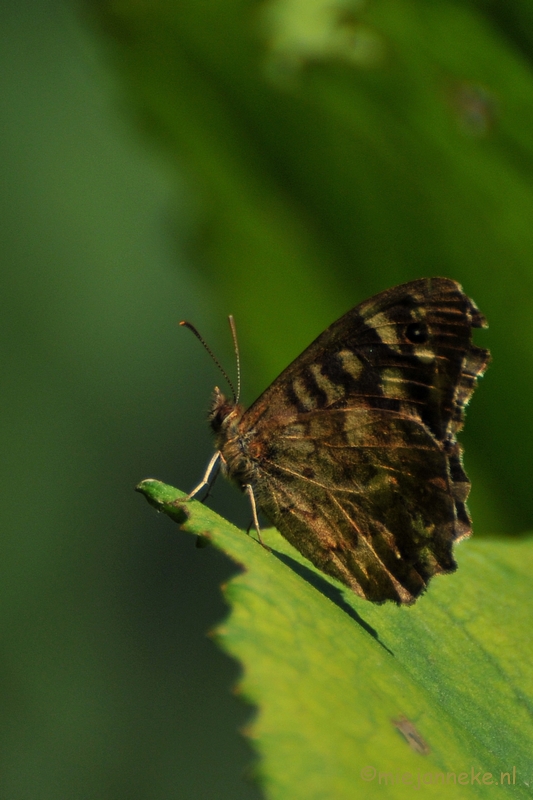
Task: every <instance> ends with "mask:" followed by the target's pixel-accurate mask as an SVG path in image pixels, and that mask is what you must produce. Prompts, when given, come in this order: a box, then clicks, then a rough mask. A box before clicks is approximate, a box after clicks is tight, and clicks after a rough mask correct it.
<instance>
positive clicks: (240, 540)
mask: <svg viewBox="0 0 533 800" xmlns="http://www.w3.org/2000/svg"><path fill="white" fill-rule="evenodd" d="M138 489H139V491H141V492H142V493H143V494H144V495H145V496H146V497H147V499H148V500H149V501H150V502H151V503H152V504H153V505H155V506H156V508H158V509H160V510H162V511H165V512H166V513H167V514H169V515H170V516H172V517H174V518H175V519H176V520H177V521H180V522H182V523H185V524H184V528H185V530H187V531H189V532H191V533H196V534H199V535H200V536H202V537H203V538H205V537H208V538H209V539H210V540H211V541H212V542H213V543H214V544H215V545H216V546H217V547H219V548H220V549H222V550H223V551H224V552H225V553H226V554H227V555H229V556H230V557H231V558H232V559H233V560H234V561H236V562H237V563H238V564H239V565H241V566H242V567H243V568H244V571H243V572H242V573H241V574H240V575H239V576H237V577H236V578H233V579H232V580H231V582H230V583H229V585H228V586H227V587H226V590H225V594H226V597H227V599H228V602H229V603H230V605H231V607H232V612H231V614H230V616H229V618H228V619H227V620H226V622H225V623H224V624H223V625H222V626H221V627H219V629H218V632H217V637H218V639H219V641H220V642H221V643H222V645H223V647H224V648H225V649H227V650H228V652H229V653H230V654H232V655H233V656H236V657H238V658H239V659H241V661H242V662H243V664H244V676H243V678H242V681H241V683H240V686H239V690H240V691H241V692H242V693H243V694H244V696H245V697H246V698H247V699H248V700H250V701H252V702H254V703H256V704H257V705H258V707H259V710H258V716H257V718H256V720H255V721H254V723H253V724H252V725H251V726H249V729H248V734H249V735H250V736H251V737H252V741H253V742H255V745H256V748H257V751H258V753H259V754H260V756H261V761H260V763H259V765H258V767H257V773H258V778H259V781H260V784H261V785H262V786H263V787H264V789H265V792H266V796H267V797H268V798H272V800H285V799H286V798H290V800H300V798H301V800H308V798H316V799H318V798H324V800H329V798H332V799H333V798H334V799H335V800H351V798H355V797H365V798H373V797H376V798H379V797H383V796H387V797H393V798H406V797H412V796H413V791H416V790H420V789H421V790H422V796H423V797H440V796H442V793H443V792H446V791H450V792H451V793H452V796H453V797H458V798H462V797H465V798H467V797H497V796H499V793H501V791H502V787H505V788H507V785H509V789H508V790H510V791H512V795H513V797H531V792H532V788H531V786H532V783H533V767H532V764H531V750H532V747H533V715H532V705H533V673H532V670H531V652H532V644H533V625H532V623H533V607H532V599H531V594H530V592H529V585H530V575H531V570H532V569H533V547H532V540H531V539H527V540H524V541H521V542H516V543H515V542H513V543H511V542H508V541H503V542H491V541H478V542H467V543H465V544H464V545H463V546H461V547H460V548H458V550H457V555H458V560H459V564H460V568H459V570H458V572H457V573H455V574H454V575H453V576H446V577H445V578H442V577H441V578H437V579H434V580H433V581H432V583H431V588H430V590H429V591H428V592H427V594H426V595H424V596H423V597H422V598H421V599H420V600H419V601H418V603H417V604H416V606H414V607H412V608H398V607H397V606H393V605H391V604H387V605H386V606H376V605H374V604H372V603H368V602H367V601H365V600H362V599H361V598H359V597H356V596H355V595H354V594H353V592H351V591H350V590H349V589H347V588H346V587H344V586H343V585H342V584H340V583H338V582H337V581H335V580H334V579H332V578H329V577H327V576H325V575H323V574H322V573H320V572H319V571H318V570H316V569H315V568H314V567H313V566H312V564H310V563H309V562H308V561H306V559H304V558H303V557H302V556H301V555H300V554H299V553H298V552H297V551H296V550H295V549H294V548H293V547H291V545H289V544H288V543H287V542H286V541H285V540H284V539H283V538H282V537H281V536H280V535H279V534H278V533H277V532H276V531H273V530H269V531H264V532H263V537H264V539H265V541H266V542H267V543H268V545H269V546H270V547H271V548H272V553H268V552H267V551H266V550H265V549H264V548H261V547H259V546H258V544H257V543H256V542H255V541H253V539H252V538H251V537H247V536H245V535H244V533H243V532H242V531H238V530H237V529H236V528H234V527H233V526H232V525H230V524H229V523H227V522H225V521H224V520H223V519H221V518H220V517H218V516H217V515H216V514H214V513H213V512H212V511H209V510H208V509H206V508H205V507H204V506H202V505H201V504H199V503H197V502H192V503H190V504H189V505H188V506H187V507H184V506H183V504H182V505H178V506H176V505H175V501H176V500H183V498H184V495H182V494H180V493H179V492H177V491H176V490H175V489H172V487H169V486H166V485H165V484H161V483H159V482H157V481H150V480H147V481H144V482H143V483H141V484H140V485H139V487H138ZM511 587H512V588H511ZM402 718H403V719H404V720H405V719H408V720H409V721H411V722H412V721H415V727H416V729H417V733H416V734H415V738H416V740H417V741H418V745H419V746H418V749H415V748H411V749H410V747H409V746H408V744H407V742H406V741H405V740H402V739H401V738H400V736H398V732H397V730H396V729H395V728H396V727H398V720H401V719H402ZM395 722H396V725H395ZM399 727H401V725H399ZM418 736H421V737H422V742H423V744H421V743H420V740H418ZM422 749H423V750H426V751H427V750H429V752H425V753H421V752H420V750H422ZM489 773H490V775H489ZM502 773H503V776H502ZM505 775H507V777H504V776H505ZM460 776H462V777H460ZM484 776H486V777H484ZM507 782H508V784H507ZM511 785H512V788H511Z"/></svg>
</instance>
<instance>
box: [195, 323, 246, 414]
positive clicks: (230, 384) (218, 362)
mask: <svg viewBox="0 0 533 800" xmlns="http://www.w3.org/2000/svg"><path fill="white" fill-rule="evenodd" d="M230 320H233V317H230ZM180 325H183V327H184V328H188V329H189V330H190V331H192V332H193V333H194V335H195V336H196V338H197V339H198V341H199V342H201V343H202V344H203V346H204V347H205V349H206V350H207V352H208V353H209V355H210V356H211V358H212V359H213V361H214V362H215V364H216V365H217V367H218V368H219V370H220V371H221V373H222V374H223V376H224V377H225V379H226V380H227V382H228V386H229V388H230V389H231V393H232V394H233V401H234V402H235V403H238V395H237V394H235V389H234V387H233V384H232V382H231V381H230V379H229V377H228V373H227V372H226V370H225V369H224V367H223V366H222V364H221V363H220V361H219V360H218V358H217V357H216V356H215V354H214V353H213V351H212V350H211V348H210V347H209V345H208V344H207V343H206V341H205V340H204V338H203V337H202V336H201V335H200V334H199V333H198V331H197V330H196V328H195V327H194V325H193V324H192V322H187V320H186V319H182V321H181V322H180ZM230 326H231V322H230ZM233 330H234V328H233V327H232V332H233ZM234 343H235V346H237V344H236V339H235V337H234ZM237 352H238V351H237ZM237 366H238V360H237ZM238 371H239V391H240V368H239V367H238Z"/></svg>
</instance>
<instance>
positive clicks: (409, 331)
mask: <svg viewBox="0 0 533 800" xmlns="http://www.w3.org/2000/svg"><path fill="white" fill-rule="evenodd" d="M405 338H406V339H408V341H410V342H411V343H412V344H425V343H426V342H427V340H428V339H429V330H428V326H427V325H426V324H425V323H424V322H411V324H410V325H408V326H407V328H406V329H405Z"/></svg>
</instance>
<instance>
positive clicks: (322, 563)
mask: <svg viewBox="0 0 533 800" xmlns="http://www.w3.org/2000/svg"><path fill="white" fill-rule="evenodd" d="M485 326H486V322H485V319H484V317H483V316H482V315H481V313H480V312H479V310H478V309H477V308H476V306H475V305H474V303H473V302H472V301H471V300H470V299H469V298H468V297H467V296H466V295H465V294H464V292H463V291H462V288H461V287H460V286H459V284H457V283H455V282H454V281H451V280H448V279H446V278H428V279H422V280H417V281H412V282H411V283H407V284H404V285H402V286H397V287H394V288H393V289H390V290H388V291H386V292H383V293H381V294H379V295H376V296H375V297H373V298H371V299H370V300H367V301H366V302H364V303H362V304H361V305H359V306H356V307H355V308H354V309H352V310H351V311H349V312H348V313H347V314H345V315H344V316H343V317H341V318H340V319H339V320H338V321H337V322H335V323H334V324H333V325H331V326H330V327H329V328H328V329H327V330H326V331H324V333H322V334H321V336H319V337H318V338H317V339H316V340H315V341H314V342H313V343H312V344H311V345H310V347H308V348H307V350H305V351H304V353H302V355H301V356H299V357H298V358H297V359H296V360H295V361H294V362H293V363H292V364H291V365H290V366H289V367H288V368H287V369H286V370H285V371H284V372H283V373H282V374H281V375H280V376H279V377H278V378H277V379H276V380H275V381H274V382H273V383H272V384H271V386H270V387H269V388H268V389H267V390H266V391H265V392H264V393H263V394H262V395H261V396H260V397H259V398H258V400H257V401H256V402H255V403H254V404H253V405H252V406H251V407H250V409H248V411H246V412H245V413H244V415H243V416H242V419H241V422H240V426H239V427H240V437H241V439H242V441H243V442H245V443H246V445H245V446H246V451H247V456H248V458H249V459H250V460H251V462H252V473H253V478H252V481H251V483H252V487H253V490H254V495H255V498H256V501H257V504H258V506H259V508H260V509H261V510H262V511H263V512H264V514H265V515H266V516H267V517H268V518H269V519H270V521H271V522H272V523H273V524H274V525H275V526H276V527H277V528H278V529H279V531H280V532H281V533H282V534H283V535H284V536H285V537H286V538H287V539H288V540H289V541H290V542H291V543H292V544H293V545H294V546H295V547H296V548H297V549H298V550H299V551H300V552H301V553H302V554H303V555H304V556H306V557H307V558H309V560H310V561H312V562H313V563H314V564H315V565H316V566H317V567H319V568H320V569H322V570H323V571H324V572H327V573H328V574H330V575H333V576H334V577H336V578H338V579H339V580H341V581H342V582H344V583H345V584H346V585H348V586H350V587H351V588H352V589H354V591H355V592H357V593H358V594H360V595H361V596H363V597H366V598H368V599H370V600H373V601H376V602H381V601H384V600H388V599H390V600H394V601H396V602H402V603H410V602H413V601H414V600H415V599H416V597H417V596H418V595H419V594H420V593H421V592H422V591H423V590H424V588H425V587H426V585H427V582H428V581H429V579H430V578H431V576H432V575H434V574H437V573H439V572H451V571H453V570H454V569H455V568H456V564H455V561H454V558H453V553H452V545H453V542H454V541H456V540H458V539H460V538H463V537H464V536H468V535H469V534H470V529H471V525H470V518H469V516H468V512H467V509H466V506H465V501H466V498H467V495H468V492H469V489H470V483H469V481H468V478H467V476H466V474H465V472H464V470H463V467H462V460H461V448H460V445H459V444H458V443H457V441H456V433H457V431H458V430H460V428H461V427H462V425H463V419H464V408H465V405H466V404H467V402H468V400H469V399H470V396H471V395H472V392H473V390H474V386H475V382H476V379H477V377H479V376H480V375H482V374H483V372H484V370H485V368H486V365H487V363H488V360H489V353H488V351H486V350H482V349H481V348H478V347H476V346H475V345H473V344H472V338H471V329H472V328H474V327H485Z"/></svg>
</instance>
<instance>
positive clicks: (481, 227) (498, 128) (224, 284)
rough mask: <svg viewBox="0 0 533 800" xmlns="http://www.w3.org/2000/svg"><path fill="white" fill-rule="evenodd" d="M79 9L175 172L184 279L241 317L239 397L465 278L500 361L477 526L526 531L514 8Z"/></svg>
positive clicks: (488, 398)
mask: <svg viewBox="0 0 533 800" xmlns="http://www.w3.org/2000/svg"><path fill="white" fill-rule="evenodd" d="M512 5H513V6H515V7H516V10H517V15H518V16H519V12H520V4H517V3H514V4H512ZM90 8H91V9H92V12H93V15H95V16H96V18H97V21H98V23H99V25H100V26H101V27H102V28H104V29H105V30H106V32H107V34H108V37H107V41H108V42H109V43H110V44H111V47H112V50H111V52H112V55H113V57H114V61H115V63H116V64H117V65H118V67H119V70H120V75H121V76H122V79H123V80H122V85H123V86H124V87H126V88H127V91H128V94H129V97H130V102H131V105H132V107H133V109H134V110H135V112H136V114H137V117H138V118H139V119H140V120H141V122H142V124H143V125H144V127H145V129H147V130H148V131H149V132H150V134H151V137H152V140H153V141H159V142H160V143H162V144H164V146H165V148H166V151H167V153H168V155H169V156H170V158H171V159H172V160H173V161H174V164H175V165H176V168H177V169H178V170H179V172H180V173H181V174H185V175H187V176H188V178H189V192H190V198H191V201H190V204H191V209H192V210H191V220H192V222H191V229H192V231H193V232H191V236H193V238H194V243H195V246H196V257H195V265H196V269H198V270H202V271H203V273H204V275H205V277H206V285H207V286H209V287H210V288H211V290H212V292H213V294H214V295H215V296H216V297H217V299H218V307H219V309H220V320H221V323H222V321H223V319H224V315H225V314H226V313H228V312H230V311H231V312H232V313H233V314H234V315H235V316H236V318H237V323H238V326H239V329H240V332H241V337H240V338H241V346H242V349H243V351H244V362H245V365H246V381H245V393H247V394H248V399H249V400H252V399H253V397H254V395H255V394H257V393H258V392H259V391H260V390H261V389H263V388H264V387H265V386H266V385H267V383H268V382H269V381H270V380H272V379H273V378H274V377H275V375H276V374H277V373H278V372H279V371H281V369H282V368H283V367H284V366H286V364H287V363H289V361H290V360H291V359H292V358H294V357H295V356H296V355H298V353H299V352H300V351H301V350H302V349H303V348H304V347H305V346H306V345H307V344H308V343H309V342H310V341H311V339H312V338H313V337H314V336H315V335H317V334H318V333H319V332H320V331H321V330H322V329H323V328H324V327H325V326H326V325H328V324H329V323H331V322H332V321H333V319H335V318H336V317H337V316H340V314H341V313H343V312H344V311H346V310H347V309H348V308H349V307H351V306H352V305H355V303H356V302H359V301H361V300H363V299H364V298H365V296H367V295H369V294H371V293H373V292H375V291H378V290H382V289H384V288H386V287H388V286H390V285H393V284H395V283H399V282H401V281H405V280H409V279H412V278H416V277H421V276H426V275H446V276H449V277H452V278H454V279H456V280H459V281H460V282H461V283H462V284H463V286H464V288H465V290H466V291H467V293H468V294H470V295H471V296H473V297H474V299H475V300H476V302H477V303H478V305H479V306H480V308H481V309H482V311H483V312H484V313H485V314H486V316H487V317H488V319H489V323H490V326H491V328H490V331H489V332H488V334H485V335H483V340H482V342H481V338H480V343H482V344H483V345H484V346H489V347H490V348H491V349H492V352H493V356H494V364H493V366H492V367H491V369H490V371H489V373H488V376H487V378H486V381H485V384H484V386H483V389H482V390H481V391H480V392H479V393H478V396H477V397H476V399H475V401H474V410H473V412H472V413H471V415H470V419H469V420H468V425H467V430H466V433H465V441H466V443H467V444H468V449H467V467H468V468H469V471H470V472H471V473H472V476H473V477H474V478H475V480H474V492H473V495H472V505H473V510H474V519H475V525H476V530H477V531H478V532H479V531H492V532H495V531H499V530H503V531H506V532H513V531H514V532H517V531H520V530H524V529H526V528H527V527H528V526H529V524H530V521H531V517H532V514H533V492H532V491H531V486H530V475H529V473H530V464H531V461H530V455H529V454H530V452H531V444H532V440H533V424H532V418H531V414H530V413H529V397H530V396H531V392H532V381H533V369H532V351H533V330H532V325H533V316H532V315H531V313H530V309H531V303H532V301H533V281H532V269H531V263H532V261H533V226H532V224H531V219H532V217H533V183H532V177H533V158H532V156H533V79H532V75H531V69H530V62H529V60H528V59H527V58H526V57H525V56H524V50H525V49H526V47H527V42H526V41H525V40H524V37H522V39H521V40H520V42H518V43H516V44H515V42H514V41H513V39H512V38H511V36H510V33H509V32H510V31H512V22H513V20H512V19H511V16H512V15H510V13H509V4H506V9H507V12H506V18H505V27H504V26H502V27H501V28H499V27H498V25H497V22H496V21H495V16H496V15H497V12H498V7H497V6H495V5H494V4H491V6H490V9H491V13H492V15H493V16H492V17H490V18H489V17H488V16H484V15H483V13H482V12H481V11H479V10H478V9H477V8H476V7H475V5H473V4H466V3H459V2H439V3H427V2H415V1H414V0H369V2H367V3H361V2H357V0H352V1H351V2H349V1H348V0H336V1H334V2H327V3H326V2H319V1H315V2H299V1H298V0H263V2H253V3H252V2H244V0H227V2H224V3H220V2H215V0H202V1H201V2H200V0H179V2H177V0H156V1H155V2H150V3H139V2H133V1H132V2H128V0H120V2H119V1H118V0H113V2H106V1H105V0H98V1H97V2H94V3H91V4H90ZM510 20H511V21H510ZM515 27H517V26H516V25H515ZM223 330H224V329H223V327H222V324H221V331H223ZM218 349H220V348H218ZM250 364H252V365H255V371H254V372H253V373H252V374H251V372H250V366H249V365H250ZM510 412H511V413H510Z"/></svg>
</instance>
